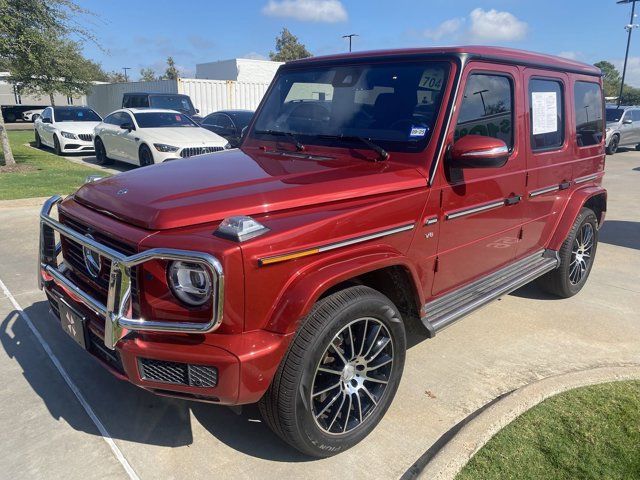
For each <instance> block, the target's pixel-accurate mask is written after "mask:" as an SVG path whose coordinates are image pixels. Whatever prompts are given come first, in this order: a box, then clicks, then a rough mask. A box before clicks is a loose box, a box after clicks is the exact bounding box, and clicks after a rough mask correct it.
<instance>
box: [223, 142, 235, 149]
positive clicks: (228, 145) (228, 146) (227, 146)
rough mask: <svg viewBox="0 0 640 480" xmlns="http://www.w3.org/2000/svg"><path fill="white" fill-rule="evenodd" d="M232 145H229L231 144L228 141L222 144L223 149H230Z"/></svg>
mask: <svg viewBox="0 0 640 480" xmlns="http://www.w3.org/2000/svg"><path fill="white" fill-rule="evenodd" d="M232 148H233V147H232V146H231V144H230V143H229V142H227V143H226V145H225V146H224V149H225V150H231V149H232Z"/></svg>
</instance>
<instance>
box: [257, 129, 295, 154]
mask: <svg viewBox="0 0 640 480" xmlns="http://www.w3.org/2000/svg"><path fill="white" fill-rule="evenodd" d="M254 133H257V134H258V135H274V136H276V137H278V136H279V137H287V138H288V139H289V140H291V143H293V144H294V145H295V147H296V150H298V151H299V152H302V151H304V145H303V144H301V143H300V142H299V141H298V139H297V138H296V136H295V135H294V134H293V133H291V132H284V131H282V130H255V131H254Z"/></svg>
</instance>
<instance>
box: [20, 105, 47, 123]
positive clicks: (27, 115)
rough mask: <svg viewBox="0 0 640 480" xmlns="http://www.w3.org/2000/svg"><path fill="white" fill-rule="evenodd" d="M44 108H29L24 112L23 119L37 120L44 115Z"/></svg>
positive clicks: (26, 120) (27, 120) (28, 120)
mask: <svg viewBox="0 0 640 480" xmlns="http://www.w3.org/2000/svg"><path fill="white" fill-rule="evenodd" d="M42 110H44V109H43V108H39V109H37V110H27V111H26V112H22V120H24V121H25V122H35V121H36V120H37V119H38V118H40V116H41V115H42Z"/></svg>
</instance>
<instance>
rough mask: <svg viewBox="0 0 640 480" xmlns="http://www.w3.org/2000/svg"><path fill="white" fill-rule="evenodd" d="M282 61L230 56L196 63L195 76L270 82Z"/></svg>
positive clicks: (209, 78) (212, 78)
mask: <svg viewBox="0 0 640 480" xmlns="http://www.w3.org/2000/svg"><path fill="white" fill-rule="evenodd" d="M282 63H283V62H272V61H270V60H254V59H251V58H232V59H231V60H220V61H217V62H208V63H198V64H197V65H196V78H198V79H206V80H232V81H234V82H249V83H271V80H273V77H274V76H275V74H276V71H277V70H278V67H279V66H280V65H282Z"/></svg>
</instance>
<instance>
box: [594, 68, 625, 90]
mask: <svg viewBox="0 0 640 480" xmlns="http://www.w3.org/2000/svg"><path fill="white" fill-rule="evenodd" d="M594 65H595V66H596V67H598V68H599V69H600V70H602V81H603V84H604V95H605V97H616V96H618V95H619V94H620V80H621V79H620V72H618V69H617V68H616V67H615V65H614V64H613V63H611V62H607V61H606V60H601V61H599V62H597V63H594Z"/></svg>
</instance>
